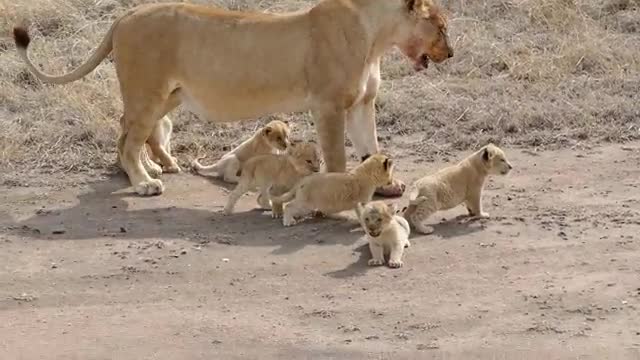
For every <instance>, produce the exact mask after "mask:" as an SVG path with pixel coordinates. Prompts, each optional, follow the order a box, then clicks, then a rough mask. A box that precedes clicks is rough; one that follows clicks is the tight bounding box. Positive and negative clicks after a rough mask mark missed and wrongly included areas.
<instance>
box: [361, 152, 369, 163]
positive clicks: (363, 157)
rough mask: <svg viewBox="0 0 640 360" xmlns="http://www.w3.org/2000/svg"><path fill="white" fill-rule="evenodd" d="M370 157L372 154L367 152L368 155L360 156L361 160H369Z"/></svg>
mask: <svg viewBox="0 0 640 360" xmlns="http://www.w3.org/2000/svg"><path fill="white" fill-rule="evenodd" d="M370 157H371V154H366V155H364V156H362V157H361V158H360V160H361V161H362V162H364V161H365V160H367V159H368V158H370Z"/></svg>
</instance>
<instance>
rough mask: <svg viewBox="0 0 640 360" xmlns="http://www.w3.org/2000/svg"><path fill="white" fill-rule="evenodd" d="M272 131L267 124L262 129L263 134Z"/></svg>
mask: <svg viewBox="0 0 640 360" xmlns="http://www.w3.org/2000/svg"><path fill="white" fill-rule="evenodd" d="M272 131H273V129H272V128H271V126H267V127H265V128H264V129H262V133H263V134H265V135H269V134H271V132H272Z"/></svg>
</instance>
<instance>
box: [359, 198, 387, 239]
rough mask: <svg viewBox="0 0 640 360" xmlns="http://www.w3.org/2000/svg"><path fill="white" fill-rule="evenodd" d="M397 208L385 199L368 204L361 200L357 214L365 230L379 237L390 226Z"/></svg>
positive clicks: (372, 235) (370, 234)
mask: <svg viewBox="0 0 640 360" xmlns="http://www.w3.org/2000/svg"><path fill="white" fill-rule="evenodd" d="M396 212H397V208H396V205H395V204H393V205H391V206H389V205H387V204H386V203H384V202H383V201H372V202H369V203H367V204H363V203H361V202H359V203H358V204H357V205H356V214H357V215H358V219H359V220H360V224H361V225H362V227H363V229H364V231H365V232H366V233H367V234H368V235H369V236H371V237H374V238H375V237H378V236H380V234H382V232H383V231H384V230H385V229H386V228H387V227H388V226H389V224H390V223H391V220H393V216H394V215H395V214H396Z"/></svg>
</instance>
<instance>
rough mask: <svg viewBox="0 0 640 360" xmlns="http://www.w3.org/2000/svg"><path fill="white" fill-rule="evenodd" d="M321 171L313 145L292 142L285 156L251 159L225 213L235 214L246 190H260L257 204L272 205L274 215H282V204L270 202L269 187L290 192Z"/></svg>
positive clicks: (273, 155)
mask: <svg viewBox="0 0 640 360" xmlns="http://www.w3.org/2000/svg"><path fill="white" fill-rule="evenodd" d="M318 171H320V154H319V152H318V148H317V147H316V145H315V144H314V143H310V142H293V143H291V144H290V145H289V147H288V148H287V152H286V153H285V154H283V155H277V154H267V155H260V156H256V157H253V158H251V159H249V160H248V161H247V162H246V163H245V164H244V165H243V166H242V172H241V175H240V181H239V182H238V185H237V186H236V188H235V189H234V190H233V192H231V194H229V199H228V200H227V205H226V206H225V208H224V213H225V214H227V215H228V214H231V213H233V208H234V207H235V205H236V203H237V202H238V199H240V197H241V196H242V195H244V194H245V193H246V192H247V191H250V190H254V189H256V188H258V189H259V191H260V195H259V196H258V204H259V205H260V206H261V207H262V208H268V207H270V206H271V210H272V214H273V215H272V216H273V217H279V216H281V214H282V203H281V202H274V201H272V202H271V205H270V202H269V199H270V195H269V193H270V188H272V187H273V188H275V189H278V190H279V191H288V190H290V189H291V188H292V187H293V186H294V185H295V184H296V183H297V182H298V181H299V180H300V179H302V178H303V177H305V176H307V175H310V174H311V173H314V172H318Z"/></svg>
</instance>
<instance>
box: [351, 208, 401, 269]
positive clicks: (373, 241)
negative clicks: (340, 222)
mask: <svg viewBox="0 0 640 360" xmlns="http://www.w3.org/2000/svg"><path fill="white" fill-rule="evenodd" d="M356 214H357V215H358V220H359V221H360V225H362V228H363V229H364V231H365V232H366V233H367V239H368V240H369V250H371V259H370V260H369V262H368V264H369V266H378V265H384V263H385V261H384V256H385V255H388V256H389V263H388V265H389V267H390V268H399V267H402V265H403V264H404V263H403V262H402V254H403V252H404V248H405V247H409V246H411V243H410V242H409V234H410V233H411V230H410V227H409V223H408V222H407V220H405V218H403V217H402V216H401V215H398V209H397V205H396V204H395V203H394V204H393V205H391V206H389V205H387V204H385V203H384V202H382V201H372V202H369V203H367V204H363V203H360V202H359V203H358V204H357V205H356Z"/></svg>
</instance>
